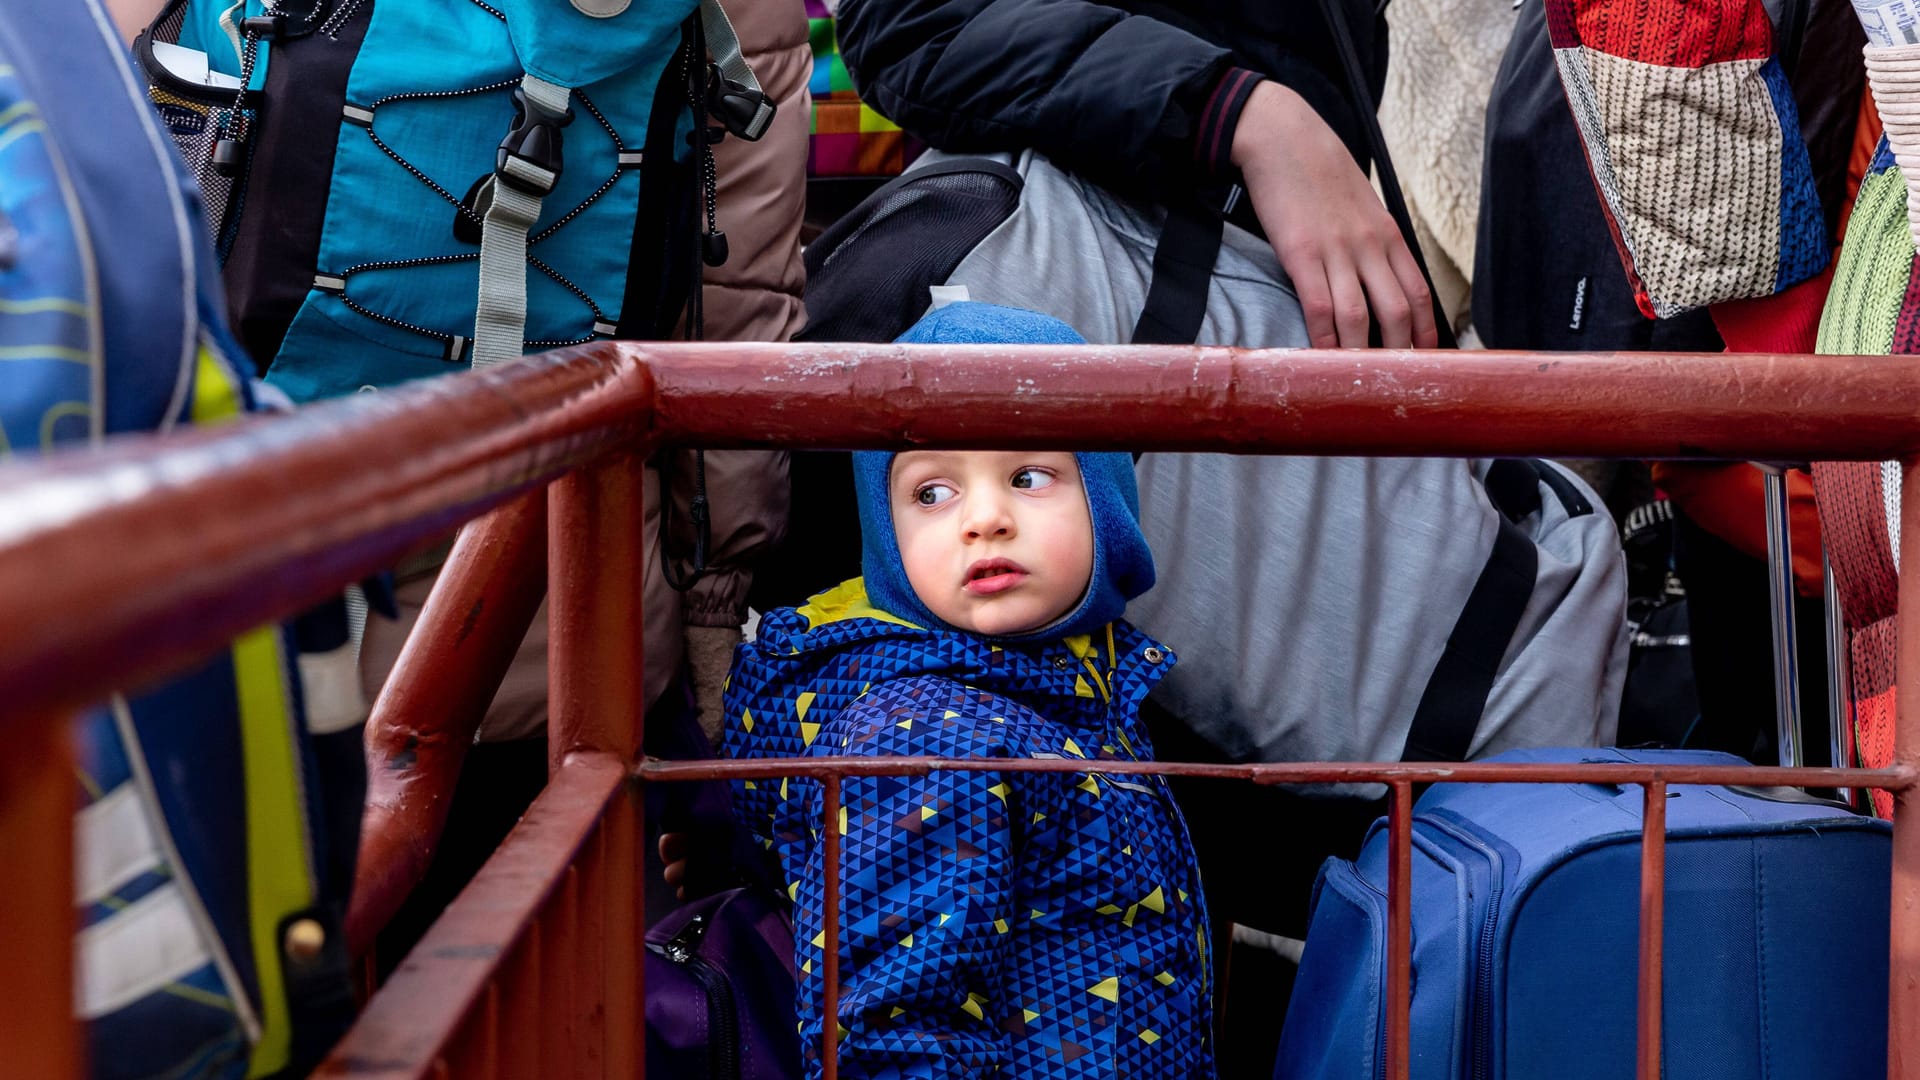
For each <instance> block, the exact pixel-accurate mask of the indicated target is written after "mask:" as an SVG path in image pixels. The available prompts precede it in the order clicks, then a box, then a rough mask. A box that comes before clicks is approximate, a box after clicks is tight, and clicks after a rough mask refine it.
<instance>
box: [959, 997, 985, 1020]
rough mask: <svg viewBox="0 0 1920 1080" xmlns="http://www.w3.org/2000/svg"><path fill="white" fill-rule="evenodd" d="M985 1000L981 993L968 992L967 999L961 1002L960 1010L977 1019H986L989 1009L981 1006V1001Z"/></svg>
mask: <svg viewBox="0 0 1920 1080" xmlns="http://www.w3.org/2000/svg"><path fill="white" fill-rule="evenodd" d="M983 1000H985V999H984V998H982V997H981V996H980V995H979V994H968V995H967V1000H965V1001H963V1002H961V1003H960V1010H961V1011H962V1012H964V1013H966V1014H967V1015H968V1016H971V1017H973V1018H974V1019H975V1020H985V1019H986V1018H987V1011H986V1010H985V1009H983V1008H981V1007H980V1003H981V1001H983Z"/></svg>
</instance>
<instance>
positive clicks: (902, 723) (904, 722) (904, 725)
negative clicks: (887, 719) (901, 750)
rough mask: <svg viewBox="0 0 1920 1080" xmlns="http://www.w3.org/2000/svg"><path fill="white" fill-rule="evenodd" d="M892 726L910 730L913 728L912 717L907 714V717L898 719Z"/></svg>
mask: <svg viewBox="0 0 1920 1080" xmlns="http://www.w3.org/2000/svg"><path fill="white" fill-rule="evenodd" d="M893 726H894V727H897V728H899V729H900V730H901V731H912V730H913V717H911V716H909V717H907V718H906V719H905V720H902V721H900V722H899V723H897V724H895V725H893Z"/></svg>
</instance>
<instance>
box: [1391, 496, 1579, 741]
mask: <svg viewBox="0 0 1920 1080" xmlns="http://www.w3.org/2000/svg"><path fill="white" fill-rule="evenodd" d="M1549 477H1551V479H1549ZM1553 480H1561V481H1564V480H1565V478H1564V477H1561V476H1559V474H1558V473H1556V472H1554V470H1553V468H1552V467H1551V466H1547V465H1542V464H1540V463H1539V462H1535V461H1531V460H1525V459H1519V458H1503V459H1501V460H1499V461H1496V462H1494V463H1493V465H1492V466H1491V467H1490V468H1489V469H1488V470H1487V481H1486V489H1487V498H1488V501H1490V502H1491V503H1492V504H1493V508H1494V510H1495V511H1496V512H1497V515H1498V518H1499V524H1500V527H1499V531H1498V532H1496V533H1495V534H1494V538H1493V551H1492V552H1491V553H1489V554H1488V556H1487V563H1486V565H1485V566H1484V567H1482V568H1481V570H1480V577H1479V580H1477V581H1475V582H1474V583H1473V591H1472V592H1470V593H1468V594H1467V603H1466V606H1465V607H1463V608H1461V609H1460V618H1459V620H1458V621H1456V622H1455V623H1454V624H1453V632H1452V633H1450V634H1448V635H1447V646H1446V648H1445V649H1444V650H1442V652H1441V653H1440V661H1439V663H1437V664H1435V665H1434V668H1433V675H1432V677H1431V678H1429V679H1428V680H1427V688H1426V690H1425V691H1424V692H1423V693H1422V694H1421V695H1420V705H1419V707H1418V708H1416V709H1415V710H1414V713H1413V725H1412V727H1411V728H1410V729H1408V731H1407V746H1406V751H1405V752H1404V753H1403V754H1401V760H1402V761H1465V760H1466V759H1467V751H1468V749H1469V748H1471V746H1472V744H1473V733H1474V732H1475V731H1476V730H1477V729H1478V728H1479V726H1480V717H1481V715H1482V714H1483V713H1485V712H1486V709H1487V695H1488V694H1490V693H1492V692H1493V680H1494V677H1495V676H1496V675H1498V674H1499V672H1500V661H1501V660H1502V659H1503V658H1504V657H1505V656H1506V654H1507V647H1508V646H1509V645H1511V644H1512V643H1513V634H1514V631H1516V630H1518V629H1519V628H1520V619H1521V617H1522V616H1523V615H1525V614H1526V610H1527V601H1529V600H1531V599H1532V598H1533V585H1534V579H1535V577H1536V575H1537V574H1538V572H1539V569H1540V552H1539V549H1537V548H1536V547H1534V544H1533V540H1532V539H1531V538H1529V537H1528V536H1527V534H1526V533H1523V532H1521V531H1520V527H1519V525H1518V524H1517V523H1518V522H1519V521H1521V520H1523V519H1525V518H1526V517H1527V515H1529V514H1532V513H1535V512H1537V511H1538V510H1539V509H1540V485H1541V484H1542V483H1545V484H1547V485H1548V486H1549V488H1550V489H1551V490H1552V491H1553V492H1554V494H1555V495H1556V496H1557V497H1558V498H1559V499H1560V501H1561V503H1562V505H1564V506H1566V508H1567V512H1568V514H1569V515H1570V516H1573V517H1579V516H1581V514H1582V513H1583V512H1584V513H1592V512H1593V508H1592V507H1591V506H1588V505H1587V504H1586V500H1585V499H1584V498H1583V497H1581V496H1580V495H1579V489H1578V488H1575V487H1574V486H1573V485H1572V484H1570V483H1569V484H1565V485H1564V487H1565V489H1566V490H1564V491H1563V490H1562V485H1561V484H1555V483H1553ZM1569 491H1570V492H1572V493H1573V495H1574V497H1575V499H1577V500H1578V503H1577V505H1576V504H1574V503H1569V502H1568V501H1567V492H1569ZM1581 508H1584V510H1583V509H1581Z"/></svg>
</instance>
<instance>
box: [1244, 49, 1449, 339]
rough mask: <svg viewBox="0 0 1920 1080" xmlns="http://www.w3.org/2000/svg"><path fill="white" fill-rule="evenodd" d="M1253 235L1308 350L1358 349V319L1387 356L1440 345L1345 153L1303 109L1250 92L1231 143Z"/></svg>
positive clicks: (1383, 221) (1417, 287) (1410, 272)
mask: <svg viewBox="0 0 1920 1080" xmlns="http://www.w3.org/2000/svg"><path fill="white" fill-rule="evenodd" d="M1232 157H1233V163H1234V165H1236V166H1238V167H1239V169H1240V173H1241V176H1242V177H1243V179H1244V182H1245V184H1246V189H1247V195H1248V197H1250V198H1251V199H1252V200H1253V211H1254V213H1255V214H1256V215H1258V216H1259V218H1260V227H1261V228H1263V229H1265V230H1266V232H1267V240H1268V241H1269V242H1271V243H1272V244H1273V251H1274V254H1276V255H1278V256H1279V257H1280V265H1281V266H1282V267H1284V268H1285V269H1286V271H1287V276H1288V277H1290V278H1292V279H1293V289H1294V293H1295V295H1297V296H1299V297H1300V307H1301V309H1302V311H1303V312H1304V313H1305V315H1306V319H1307V334H1308V337H1309V338H1310V339H1311V341H1312V343H1313V345H1314V347H1315V348H1323V349H1325V348H1335V347H1339V348H1347V349H1359V348H1365V347H1366V345H1367V315H1368V312H1369V311H1371V312H1372V315H1373V319H1374V321H1376V322H1378V323H1379V324H1380V343H1381V344H1382V345H1384V346H1386V347H1388V348H1395V349H1401V348H1407V347H1409V346H1411V347H1414V348H1422V349H1431V348H1434V347H1435V346H1437V345H1438V344H1439V335H1438V332H1437V331H1436V330H1435V328H1434V322H1433V303H1432V300H1431V299H1430V296H1429V293H1428V291H1427V282H1426V279H1425V278H1423V277H1422V276H1421V274H1420V266H1419V264H1418V263H1416V262H1414V260H1413V253H1412V252H1410V251H1408V250H1407V244H1406V241H1405V239H1403V238H1402V237H1401V235H1400V230H1399V229H1398V228H1396V227H1395V226H1394V223H1393V217H1392V215H1390V214H1388V213H1387V208H1386V207H1385V206H1384V205H1383V204H1382V203H1381V202H1380V197H1379V195H1377V194H1376V193H1375V192H1374V190H1373V185H1371V184H1369V183H1368V182H1367V178H1366V176H1364V175H1363V174H1362V173H1361V172H1360V168H1359V166H1357V165H1355V164H1354V162H1353V157H1352V156H1351V155H1350V154H1348V153H1347V148H1346V145H1345V144H1344V143H1342V142H1341V141H1340V137H1339V136H1338V135H1335V134H1334V132H1333V129H1332V128H1330V127H1328V126H1327V123H1326V121H1324V120H1322V119H1320V115H1319V114H1318V113H1316V112H1314V111H1313V107H1312V106H1311V105H1308V104H1307V102H1306V99H1304V98H1302V97H1301V96H1300V95H1299V94H1296V93H1294V92H1293V91H1292V90H1289V89H1287V88H1286V87H1284V86H1282V85H1280V84H1279V83H1276V82H1273V81H1271V80H1267V81H1263V82H1261V83H1260V85H1259V86H1257V87H1255V88H1254V90H1253V94H1252V96H1250V97H1249V98H1248V99H1247V104H1246V107H1245V108H1244V109H1243V110H1242V111H1241V113H1240V123H1239V125H1238V126H1237V127H1236V128H1235V129H1234V133H1233V152H1232Z"/></svg>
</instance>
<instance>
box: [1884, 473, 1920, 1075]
mask: <svg viewBox="0 0 1920 1080" xmlns="http://www.w3.org/2000/svg"><path fill="white" fill-rule="evenodd" d="M1900 464H1901V479H1900V562H1899V566H1900V603H1899V620H1900V621H1899V631H1900V634H1899V637H1900V645H1899V661H1898V664H1897V667H1896V668H1895V671H1896V678H1897V679H1898V689H1897V691H1896V694H1897V697H1896V703H1897V706H1898V709H1897V712H1896V715H1895V720H1894V749H1893V759H1894V764H1895V765H1897V766H1900V767H1902V768H1907V769H1912V768H1916V767H1920V457H1909V458H1906V459H1905V460H1903V461H1902V462H1901V463H1900ZM1888 950H1889V968H1890V973H1889V977H1890V979H1891V985H1890V986H1889V988H1888V1000H1887V1076H1888V1078H1889V1080H1920V790H1916V789H1914V788H1912V787H1903V788H1900V789H1899V790H1897V791H1895V792H1894V793H1893V925H1892V927H1891V930H1890V933H1889V941H1888Z"/></svg>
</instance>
